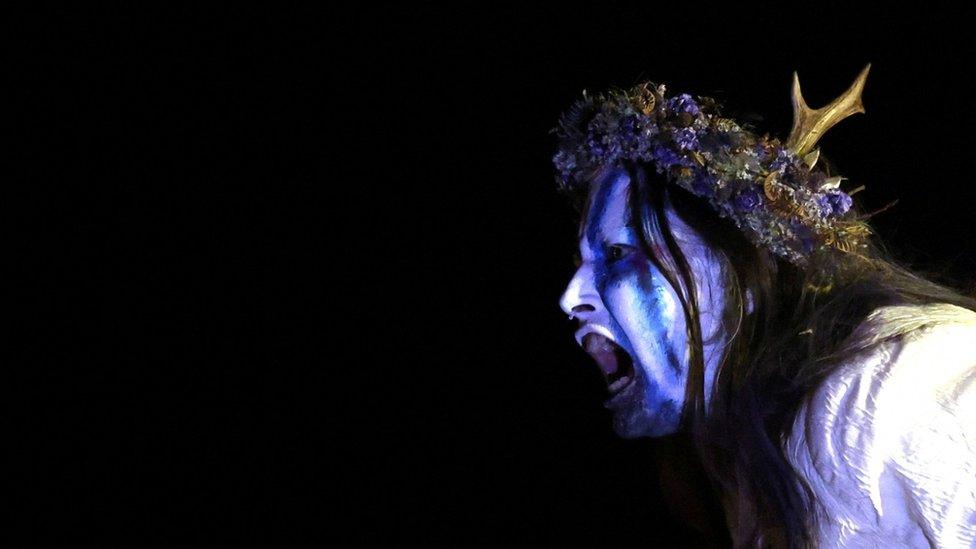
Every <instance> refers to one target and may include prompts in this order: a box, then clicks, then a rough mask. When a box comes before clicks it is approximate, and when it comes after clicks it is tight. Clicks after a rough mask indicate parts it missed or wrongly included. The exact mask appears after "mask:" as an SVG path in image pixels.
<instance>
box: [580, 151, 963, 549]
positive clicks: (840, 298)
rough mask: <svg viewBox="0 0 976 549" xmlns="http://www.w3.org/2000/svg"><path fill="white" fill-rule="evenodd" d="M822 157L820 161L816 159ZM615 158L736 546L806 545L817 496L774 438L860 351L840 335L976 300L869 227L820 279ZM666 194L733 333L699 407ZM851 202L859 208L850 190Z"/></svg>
mask: <svg viewBox="0 0 976 549" xmlns="http://www.w3.org/2000/svg"><path fill="white" fill-rule="evenodd" d="M820 162H824V163H825V164H826V165H827V166H828V170H829V169H830V161H829V160H828V159H826V157H824V156H821V158H820ZM624 167H625V169H626V170H627V172H628V174H629V176H630V179H631V182H632V183H631V185H630V189H629V190H630V195H629V197H628V200H629V205H630V212H631V215H632V218H633V219H634V220H639V225H640V228H641V230H640V231H639V234H640V245H641V247H642V248H643V251H644V253H645V255H646V256H647V257H648V258H649V260H650V261H651V262H652V263H653V264H654V265H655V266H656V267H658V269H659V270H660V271H661V273H662V274H663V275H664V276H665V277H666V278H667V280H668V282H669V283H670V284H671V286H672V287H673V288H675V289H676V293H677V294H678V296H679V298H680V300H681V305H682V308H683V310H684V314H685V319H686V321H687V322H686V324H687V326H688V340H689V344H690V346H691V349H690V351H691V352H690V364H689V374H688V375H689V377H688V385H687V393H686V395H685V407H684V409H683V411H682V417H681V425H682V431H685V432H687V433H689V434H690V436H691V439H692V441H693V442H694V447H695V449H696V450H697V453H698V455H699V457H700V459H701V465H702V467H703V469H704V471H705V472H706V473H707V475H708V478H709V480H710V481H711V482H712V484H713V487H714V488H715V489H716V490H717V491H719V492H720V493H721V494H722V495H723V496H724V497H726V498H729V499H727V500H726V501H727V502H728V501H731V502H735V505H736V506H737V508H738V509H740V510H741V509H742V508H741V505H747V506H748V511H747V512H746V513H748V514H749V515H751V520H750V523H749V524H740V525H739V528H742V529H744V532H743V533H742V535H743V536H744V537H742V538H740V539H738V540H737V541H738V542H739V543H740V544H745V545H749V546H755V547H760V546H762V547H790V548H795V547H807V546H810V545H811V541H812V540H811V533H812V530H813V529H814V528H815V522H816V517H817V516H819V515H818V510H817V506H818V505H819V502H817V501H816V498H815V496H814V493H813V491H812V490H811V489H810V487H809V485H808V484H807V483H806V481H805V479H804V478H803V477H802V476H801V475H799V474H797V472H796V471H795V470H794V469H793V467H792V466H791V465H790V463H789V462H788V461H787V459H786V456H785V455H784V450H783V448H782V446H781V442H780V441H782V440H785V439H786V437H788V436H789V433H790V430H791V428H792V426H793V421H794V418H795V416H796V414H797V412H798V411H799V408H800V405H801V404H802V402H803V400H804V398H805V397H806V396H808V395H809V394H811V393H812V392H813V391H814V389H815V388H816V387H817V386H818V385H819V384H820V382H821V381H823V380H824V378H825V377H827V376H828V375H829V374H830V373H831V372H833V371H834V370H836V369H837V368H838V367H839V366H840V365H842V364H843V363H844V362H845V360H846V359H849V358H851V356H852V355H853V353H855V352H857V351H860V350H861V349H859V348H855V347H854V346H852V344H851V340H850V338H849V336H850V335H851V334H852V332H853V330H854V328H856V327H857V326H858V325H859V324H860V323H861V322H862V321H863V320H865V319H866V317H867V316H868V314H869V313H871V312H872V311H873V310H875V309H876V308H878V307H882V306H887V305H898V304H927V303H951V304H954V305H958V306H961V307H964V308H967V309H970V310H974V311H976V299H974V298H973V297H968V296H966V295H963V294H962V293H961V292H960V291H958V290H956V289H954V288H952V287H950V286H949V285H946V284H942V283H937V282H934V281H933V280H931V278H934V276H933V275H929V274H924V273H922V272H921V271H917V272H916V271H913V270H912V269H911V268H909V267H907V266H905V265H903V264H902V263H901V262H900V261H899V260H897V259H895V258H894V256H893V255H892V254H891V253H890V252H889V251H888V250H887V249H886V248H885V246H884V244H883V243H882V241H881V240H880V239H879V238H878V237H877V236H874V237H873V240H872V242H871V243H870V244H869V247H868V249H866V250H862V251H860V252H859V253H858V255H853V254H845V253H841V252H838V254H836V255H834V256H831V257H830V258H829V261H831V262H832V267H833V273H834V276H833V279H832V280H831V283H830V285H829V286H825V285H824V281H823V280H822V279H819V278H815V277H814V275H813V274H811V273H814V272H815V271H816V270H815V269H800V268H797V267H795V266H794V265H792V264H790V263H789V262H787V261H784V260H782V259H780V258H779V257H777V256H774V255H773V254H772V253H770V252H769V251H768V250H765V249H761V248H759V247H757V246H755V245H754V244H752V243H751V242H750V241H748V240H747V239H746V237H745V236H744V235H743V234H742V233H741V231H740V230H739V229H738V228H737V227H735V226H734V225H733V224H732V223H731V222H730V221H728V220H726V219H723V218H720V217H719V216H718V215H717V214H716V213H715V212H714V210H712V209H711V207H710V206H709V205H708V204H707V203H706V202H705V201H704V200H703V199H701V198H698V197H696V196H694V195H692V194H690V193H688V192H687V191H685V190H684V189H682V188H680V187H678V186H677V185H672V184H669V183H667V182H666V181H665V180H664V179H663V177H660V176H656V175H655V171H654V168H653V166H650V165H644V164H640V163H630V162H627V163H625V165H624ZM568 196H569V197H570V198H571V199H572V201H573V206H574V207H575V209H576V211H577V212H578V213H579V214H580V221H581V222H582V221H583V219H584V218H585V216H586V212H587V211H588V208H589V204H588V196H590V195H589V193H588V192H585V191H583V190H582V189H575V190H574V192H570V193H568ZM666 203H669V204H670V205H671V207H672V208H673V209H674V211H675V212H676V213H677V215H678V216H679V217H680V218H681V219H682V220H684V221H685V223H687V224H688V225H689V226H691V227H692V228H693V229H694V230H695V231H697V233H698V234H699V235H701V237H702V238H703V239H704V241H705V242H706V243H707V244H708V245H709V247H710V248H711V249H712V250H714V251H716V252H718V253H719V255H720V257H723V258H725V259H723V261H724V260H727V261H726V266H727V268H726V274H725V276H726V280H725V290H726V292H727V303H728V304H729V306H728V307H727V311H726V313H727V314H726V317H725V318H724V326H725V329H726V330H727V332H728V333H729V334H730V335H732V337H731V339H730V341H729V346H728V347H727V352H726V354H725V356H724V357H723V359H722V362H721V365H720V367H719V370H718V374H717V375H718V377H717V379H716V382H715V383H714V386H713V389H712V395H711V397H710V398H711V401H710V404H709V410H708V412H709V413H708V415H707V416H706V414H705V405H704V402H705V401H704V399H705V394H704V391H705V389H704V359H703V344H702V334H701V328H700V326H701V324H700V320H699V303H698V299H697V297H696V296H695V293H694V291H689V289H693V288H695V280H694V277H693V274H692V269H691V268H690V266H689V262H688V259H687V258H686V257H685V255H684V254H683V253H682V251H681V248H680V247H679V246H678V244H677V242H676V240H675V237H674V235H673V234H672V231H671V227H670V226H669V224H668V219H667V216H666V215H665V204H666ZM853 208H854V209H855V211H856V212H858V213H860V212H861V211H862V209H861V205H860V203H859V201H858V200H856V199H855V203H854V205H853ZM652 243H654V244H656V245H657V246H654V245H652ZM655 249H660V250H661V251H662V252H663V253H666V254H667V255H668V256H669V257H660V256H659V255H657V254H656V253H655ZM669 265H673V266H674V267H673V268H671V267H669ZM746 292H749V293H751V295H752V299H753V307H754V308H753V311H752V313H751V314H746V311H745V299H744V296H745V295H746ZM727 510H728V507H727Z"/></svg>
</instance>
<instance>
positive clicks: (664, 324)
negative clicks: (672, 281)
mask: <svg viewBox="0 0 976 549" xmlns="http://www.w3.org/2000/svg"><path fill="white" fill-rule="evenodd" d="M606 280H607V284H606V292H605V294H604V295H606V296H607V297H608V303H607V305H608V307H609V308H610V309H611V311H612V313H613V314H614V316H615V317H616V320H617V322H618V324H619V325H620V326H621V328H623V329H624V331H625V332H627V333H626V335H627V336H628V338H631V341H632V343H636V342H635V341H634V339H633V338H638V339H642V338H647V337H653V338H657V339H658V340H660V339H661V338H665V339H672V338H674V337H677V336H679V335H681V334H680V333H679V330H678V326H677V324H678V323H677V322H676V320H677V317H676V314H677V313H678V311H679V307H678V303H677V302H676V301H675V299H674V297H675V296H673V295H672V294H671V292H669V291H667V282H666V281H665V280H664V279H663V277H661V276H660V275H659V274H657V272H656V269H655V268H654V267H653V266H652V265H651V264H650V262H648V261H646V260H631V261H621V262H618V264H617V265H615V266H614V267H613V268H611V269H610V270H608V273H607V277H606Z"/></svg>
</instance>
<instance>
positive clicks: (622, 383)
mask: <svg viewBox="0 0 976 549" xmlns="http://www.w3.org/2000/svg"><path fill="white" fill-rule="evenodd" d="M628 383H630V378H629V377H627V376H624V377H622V378H620V379H618V380H617V381H614V382H613V383H612V384H611V385H610V392H611V393H616V392H617V391H619V390H621V389H623V388H624V387H626V386H627V384H628Z"/></svg>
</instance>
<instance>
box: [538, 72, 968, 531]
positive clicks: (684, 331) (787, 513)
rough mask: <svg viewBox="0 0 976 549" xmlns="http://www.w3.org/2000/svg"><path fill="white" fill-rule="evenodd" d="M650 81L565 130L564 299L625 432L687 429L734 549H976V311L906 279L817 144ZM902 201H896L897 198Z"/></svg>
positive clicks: (565, 121) (588, 110) (813, 135)
mask: <svg viewBox="0 0 976 549" xmlns="http://www.w3.org/2000/svg"><path fill="white" fill-rule="evenodd" d="M869 68H870V64H868V65H867V66H866V67H865V68H864V70H862V72H861V74H860V75H859V76H858V78H857V79H856V81H855V82H854V84H853V85H852V86H851V87H850V88H849V89H848V90H847V91H846V92H845V93H844V94H843V95H841V96H839V97H838V98H837V99H836V100H835V101H833V102H832V103H831V104H830V105H827V106H825V107H823V108H821V109H817V110H813V109H810V108H809V107H808V106H807V105H806V103H805V102H804V100H803V98H802V94H801V92H800V87H799V79H798V77H797V75H796V73H794V79H793V105H794V109H795V111H794V124H793V129H792V131H791V133H790V136H789V138H788V139H787V141H786V142H781V141H780V140H779V139H776V138H770V137H769V136H768V135H764V136H758V135H757V134H756V133H754V132H753V131H752V128H751V127H750V126H748V125H740V124H738V123H737V122H735V121H734V120H733V119H731V118H728V117H725V116H723V114H722V108H723V107H722V105H720V104H719V103H718V102H717V101H716V100H714V99H712V98H708V97H697V98H693V97H692V96H691V95H689V94H680V95H676V96H673V97H668V96H667V89H666V86H664V85H663V84H660V85H656V84H654V83H652V82H644V83H642V84H640V85H638V86H635V87H633V88H631V89H629V90H619V89H613V90H611V91H610V92H608V93H607V94H601V95H599V96H592V95H589V96H588V95H587V94H586V92H585V91H584V93H583V99H581V100H579V101H577V102H576V103H575V104H574V105H573V106H572V107H571V108H570V109H569V110H568V111H567V112H566V113H564V114H563V115H562V116H561V117H560V120H559V124H558V126H557V127H555V128H553V130H552V133H555V134H556V135H557V137H558V143H559V145H558V150H557V152H556V153H555V155H554V156H553V162H554V165H555V168H556V171H557V174H556V182H557V185H558V189H559V191H560V192H561V193H563V194H564V195H565V196H566V197H568V198H569V199H570V201H571V204H572V205H573V207H574V208H575V210H576V211H577V212H578V213H579V231H578V234H577V237H578V240H579V255H578V256H577V258H576V270H575V272H574V273H573V275H572V277H571V280H570V281H569V283H568V285H567V287H566V289H565V291H564V292H563V294H562V295H561V297H560V300H559V306H560V307H561V309H562V310H563V311H564V312H565V313H566V314H567V315H569V317H570V318H571V319H573V320H575V321H576V322H577V323H578V325H577V330H576V331H575V334H574V336H575V339H576V342H577V343H578V344H579V345H580V346H581V347H583V349H585V351H586V352H587V353H588V354H589V355H590V356H592V358H593V360H594V362H596V364H597V366H598V368H599V369H600V371H601V372H602V374H603V377H604V379H605V381H606V383H607V388H608V393H609V398H608V399H607V401H606V402H605V403H604V405H605V407H606V408H607V409H609V410H611V411H612V414H613V419H612V425H613V429H614V431H615V433H616V434H618V435H619V436H621V437H626V438H636V437H664V436H666V435H670V434H674V433H679V432H685V433H688V434H689V436H690V437H691V440H693V443H694V444H693V447H694V450H695V453H696V455H697V457H698V458H699V459H700V462H701V465H702V469H703V470H704V471H705V473H707V477H708V480H709V481H710V482H711V483H712V485H713V487H715V489H716V490H717V492H718V493H719V494H720V496H721V503H722V510H723V511H724V513H725V519H726V524H727V526H728V528H729V534H730V537H731V540H732V542H733V544H734V546H736V547H930V546H935V547H973V546H976V299H974V297H972V296H969V295H965V294H964V293H963V292H962V291H961V290H958V289H955V288H952V287H949V286H947V285H944V284H940V283H936V282H934V281H932V280H930V279H928V278H926V277H925V276H923V275H921V274H919V273H916V272H914V271H912V270H911V269H909V268H907V267H904V266H902V265H901V264H899V262H898V261H896V260H895V259H893V257H892V255H891V254H890V252H889V251H888V250H887V249H886V248H885V246H884V245H883V243H882V242H881V241H880V239H879V238H878V237H877V235H875V234H874V232H873V230H872V228H871V226H870V224H869V223H868V221H867V220H868V219H869V218H870V217H871V216H873V215H875V214H877V213H878V212H880V211H882V210H883V209H885V208H882V210H879V211H876V212H872V213H870V214H865V213H863V211H862V209H861V206H860V204H858V203H857V202H856V201H855V199H854V198H853V197H852V195H854V194H856V192H858V191H860V190H862V189H863V186H862V187H858V188H857V189H853V190H850V191H844V190H841V187H840V183H841V182H842V181H843V179H844V178H843V177H840V176H838V175H835V174H833V166H832V165H831V163H830V162H829V160H827V158H826V156H825V155H822V154H821V152H820V150H819V149H817V148H815V147H816V144H817V141H818V139H819V137H820V136H822V134H823V133H824V132H825V131H826V130H827V129H828V128H829V127H831V126H832V125H834V124H836V123H837V122H839V121H840V120H841V119H843V118H845V117H847V116H850V115H851V114H854V113H859V112H864V109H863V105H862V103H861V92H862V89H863V86H864V82H865V80H866V77H867V73H868V70H869ZM889 206H890V205H889Z"/></svg>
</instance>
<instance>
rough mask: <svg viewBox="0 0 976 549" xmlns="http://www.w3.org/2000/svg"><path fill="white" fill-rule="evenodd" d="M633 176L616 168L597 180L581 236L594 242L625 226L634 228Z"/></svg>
mask: <svg viewBox="0 0 976 549" xmlns="http://www.w3.org/2000/svg"><path fill="white" fill-rule="evenodd" d="M630 184H631V182H630V177H629V175H628V174H627V172H626V171H625V170H622V169H615V170H612V171H609V172H607V173H606V174H604V175H603V176H602V177H600V178H597V179H595V180H594V182H593V184H592V186H591V188H590V196H589V207H588V209H587V211H586V216H585V217H584V218H583V223H581V224H580V232H579V238H580V240H587V241H589V242H593V241H595V240H597V239H598V238H599V237H600V236H601V235H610V234H612V233H615V232H617V231H619V230H620V229H621V228H624V227H632V223H631V218H630V213H631V212H630V208H629V207H628V204H627V193H628V190H629V189H630Z"/></svg>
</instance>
